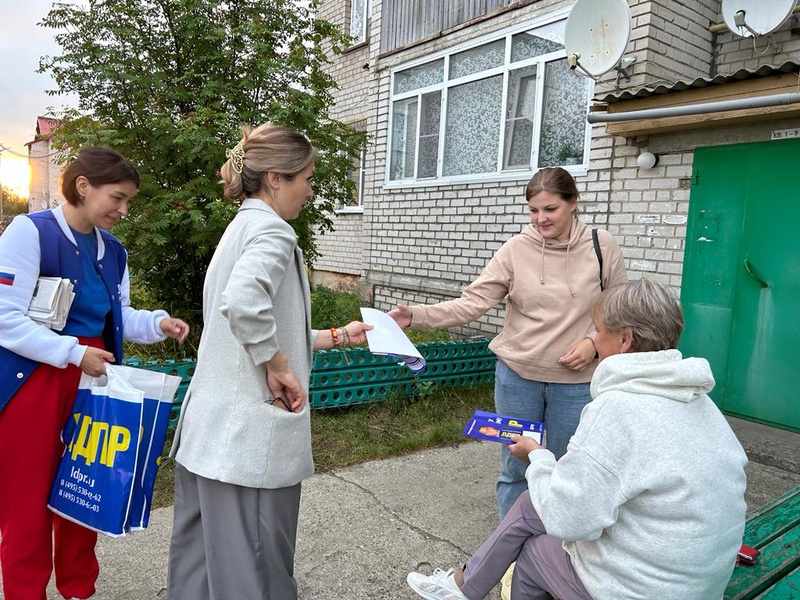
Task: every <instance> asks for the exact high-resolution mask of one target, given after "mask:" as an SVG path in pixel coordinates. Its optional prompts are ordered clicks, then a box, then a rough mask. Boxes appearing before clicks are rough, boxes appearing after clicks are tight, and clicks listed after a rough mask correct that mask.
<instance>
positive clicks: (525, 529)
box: [170, 490, 592, 600]
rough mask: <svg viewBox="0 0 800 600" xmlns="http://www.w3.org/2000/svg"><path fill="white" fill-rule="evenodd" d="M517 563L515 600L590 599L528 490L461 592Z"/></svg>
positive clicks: (477, 557) (472, 562)
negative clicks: (541, 516) (546, 526)
mask: <svg viewBox="0 0 800 600" xmlns="http://www.w3.org/2000/svg"><path fill="white" fill-rule="evenodd" d="M514 561H516V563H517V565H516V567H514V577H513V578H512V580H511V600H548V599H549V598H550V597H551V596H555V597H557V598H559V600H592V597H591V596H590V595H589V593H588V592H587V591H586V588H584V587H583V584H582V583H581V580H580V579H578V576H577V575H576V573H575V569H574V568H573V566H572V561H571V559H570V557H569V554H567V553H566V551H565V550H564V548H562V547H561V540H559V539H558V538H555V537H553V536H552V535H547V533H546V532H545V529H544V525H542V520H541V519H540V518H539V515H538V514H536V510H535V509H534V508H533V504H532V503H531V498H530V494H529V493H528V491H527V490H526V491H524V492H523V493H522V495H521V496H520V497H519V498H517V501H516V502H515V503H514V504H513V506H512V507H511V510H509V511H508V513H507V514H506V516H505V518H504V519H503V520H502V521H501V522H500V525H498V526H497V529H495V530H494V533H492V535H491V536H490V537H489V539H487V540H486V541H485V542H484V543H483V544H482V545H481V547H480V548H478V551H477V552H475V554H473V555H472V557H470V559H469V560H468V561H467V564H466V565H465V566H464V587H462V588H461V591H462V592H463V594H464V595H465V596H466V597H467V598H470V600H479V599H480V598H484V597H485V596H486V595H487V594H489V592H490V591H491V590H492V588H493V587H494V586H495V585H497V583H498V582H499V581H500V579H501V578H502V577H503V575H504V574H505V572H506V570H507V569H508V567H509V566H510V565H511V563H513V562H514ZM170 600H171V599H170Z"/></svg>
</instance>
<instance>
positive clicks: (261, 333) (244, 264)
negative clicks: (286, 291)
mask: <svg viewBox="0 0 800 600" xmlns="http://www.w3.org/2000/svg"><path fill="white" fill-rule="evenodd" d="M287 230H288V231H284V230H283V229H278V230H271V231H269V232H267V233H262V234H261V235H258V236H257V237H254V238H253V239H251V240H248V242H247V244H245V246H244V248H243V251H242V254H241V256H240V257H239V258H238V260H237V261H236V264H235V265H234V267H233V270H232V271H231V275H230V277H229V278H228V283H227V285H226V286H225V290H224V291H223V292H222V303H221V305H220V312H221V313H222V316H224V317H225V318H226V319H227V321H228V325H229V326H230V328H231V333H233V336H234V337H235V338H236V340H237V341H238V342H239V343H240V344H241V345H242V346H243V347H244V349H245V350H246V351H247V353H248V354H249V355H250V356H251V357H252V359H253V362H254V363H255V364H257V365H260V364H262V363H265V362H267V361H268V360H270V359H271V358H272V357H273V356H274V355H275V353H276V352H278V350H280V347H279V345H278V338H277V330H278V327H277V324H276V322H275V314H274V311H273V299H274V298H275V295H276V293H277V291H278V288H279V287H280V285H281V282H282V281H283V277H284V275H285V274H286V269H287V266H288V264H289V261H290V260H291V259H292V257H293V255H294V248H295V245H296V243H297V242H296V238H295V236H294V232H293V231H292V230H291V229H288V228H287Z"/></svg>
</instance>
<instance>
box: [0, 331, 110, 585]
mask: <svg viewBox="0 0 800 600" xmlns="http://www.w3.org/2000/svg"><path fill="white" fill-rule="evenodd" d="M81 343H82V344H88V345H91V346H96V347H102V341H101V340H100V339H99V338H89V339H81ZM80 377H81V371H80V369H79V368H78V367H75V366H73V365H70V366H68V367H67V368H66V369H57V368H55V367H51V366H49V365H44V364H43V365H40V366H39V367H38V368H37V369H36V371H34V373H33V374H32V375H31V376H30V377H29V378H28V380H27V381H26V382H25V383H24V384H23V386H22V387H21V388H20V390H19V391H18V392H17V393H16V394H15V395H14V397H13V398H11V401H10V402H9V403H8V404H7V405H6V408H5V410H4V411H3V412H2V413H0V536H2V537H1V538H0V567H1V568H2V574H3V594H4V595H5V598H6V600H46V594H45V590H46V588H47V584H48V582H49V581H50V575H51V573H52V571H53V568H54V567H55V572H56V587H57V588H58V591H59V592H60V593H61V594H62V595H63V596H64V597H65V598H71V597H76V598H88V597H90V596H91V595H92V594H94V591H95V590H94V584H95V581H97V576H98V573H99V566H98V564H97V557H96V556H95V553H94V547H95V544H96V542H97V533H95V532H94V531H91V530H90V529H86V528H85V527H82V526H80V525H77V524H75V523H72V522H71V521H67V520H66V519H62V518H61V517H59V516H57V515H55V514H53V513H52V512H50V510H49V509H48V508H47V501H48V498H49V496H50V488H51V487H52V485H53V480H54V478H55V476H56V470H57V469H58V463H59V459H60V458H61V454H62V453H63V451H64V444H62V443H61V439H60V435H61V429H62V427H63V426H64V424H65V423H66V421H67V419H68V418H69V417H70V415H71V412H72V405H73V402H74V400H75V392H76V390H77V389H78V382H79V381H80Z"/></svg>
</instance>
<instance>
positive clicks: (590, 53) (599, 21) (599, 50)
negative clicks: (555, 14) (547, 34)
mask: <svg viewBox="0 0 800 600" xmlns="http://www.w3.org/2000/svg"><path fill="white" fill-rule="evenodd" d="M630 38H631V9H630V8H629V7H628V2H627V0H578V1H577V2H576V3H575V4H574V6H573V7H572V10H571V11H570V13H569V17H567V24H566V26H565V27H564V47H565V48H566V51H567V62H568V63H569V66H570V68H571V69H576V68H579V69H581V70H582V71H583V72H584V73H586V74H587V75H589V76H590V77H592V78H593V79H595V78H597V77H599V76H600V75H603V74H604V73H607V72H608V71H610V70H612V69H615V68H616V69H618V70H620V71H621V72H622V73H623V74H624V75H625V76H626V78H628V79H630V77H628V74H627V73H625V72H624V70H621V67H619V63H620V61H621V60H622V56H623V55H624V54H625V49H626V48H627V47H628V41H629V40H630ZM630 62H633V61H629V63H628V64H630Z"/></svg>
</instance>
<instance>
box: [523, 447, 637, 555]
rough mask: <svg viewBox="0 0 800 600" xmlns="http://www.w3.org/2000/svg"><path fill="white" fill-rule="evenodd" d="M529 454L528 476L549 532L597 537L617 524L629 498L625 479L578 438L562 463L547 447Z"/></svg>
mask: <svg viewBox="0 0 800 600" xmlns="http://www.w3.org/2000/svg"><path fill="white" fill-rule="evenodd" d="M529 457H530V460H531V464H530V466H529V467H528V469H527V470H526V472H525V478H526V479H527V480H528V490H529V491H530V495H531V502H532V503H533V506H534V508H535V509H536V512H537V513H538V514H539V517H540V518H541V519H542V523H544V527H545V529H546V530H547V533H549V534H550V535H553V536H555V537H557V538H559V539H561V540H564V541H578V540H595V539H597V538H599V537H600V535H601V534H602V533H603V530H604V529H605V528H607V527H610V526H611V525H613V524H614V523H616V521H617V512H618V509H619V507H620V506H621V505H622V504H624V503H625V502H626V501H627V500H628V499H627V498H626V497H625V495H624V493H623V492H622V486H621V482H620V480H619V478H618V477H617V476H616V475H615V474H614V473H612V472H611V471H610V470H609V469H607V468H606V467H604V466H603V465H602V464H600V463H599V462H598V461H597V460H595V459H594V458H593V457H592V456H591V454H590V453H588V452H586V451H585V449H583V448H581V447H580V446H578V445H577V444H576V443H575V442H574V439H573V440H572V441H570V445H569V450H568V451H567V453H566V454H565V455H564V456H562V457H561V459H559V461H558V462H556V461H555V457H554V456H553V454H552V453H551V452H549V451H547V450H534V451H533V452H531V453H530V455H529Z"/></svg>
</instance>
